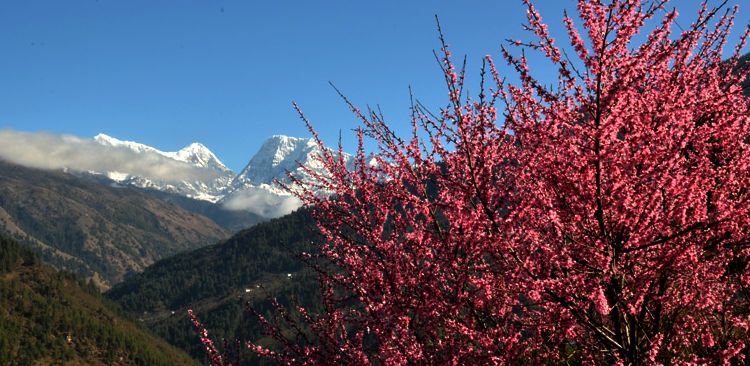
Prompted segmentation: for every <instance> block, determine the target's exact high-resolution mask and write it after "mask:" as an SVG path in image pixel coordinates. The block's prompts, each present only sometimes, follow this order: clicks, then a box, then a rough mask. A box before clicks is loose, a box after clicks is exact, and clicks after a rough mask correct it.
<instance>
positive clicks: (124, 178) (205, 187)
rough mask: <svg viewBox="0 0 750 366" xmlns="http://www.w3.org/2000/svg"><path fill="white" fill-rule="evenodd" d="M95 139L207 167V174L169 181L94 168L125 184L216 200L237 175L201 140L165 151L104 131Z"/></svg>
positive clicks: (200, 198)
mask: <svg viewBox="0 0 750 366" xmlns="http://www.w3.org/2000/svg"><path fill="white" fill-rule="evenodd" d="M94 141H96V142H97V143H99V144H101V145H104V146H110V147H115V148H125V149H129V150H132V151H133V152H136V153H140V154H156V155H159V156H162V157H165V158H168V159H172V160H176V161H179V162H183V163H186V164H189V165H191V166H194V167H198V168H203V169H206V170H207V172H206V174H202V175H201V176H200V178H199V179H193V180H182V181H180V182H167V181H165V180H163V179H156V178H152V177H143V176H138V175H133V174H130V173H129V172H118V171H105V172H95V173H99V174H104V175H106V176H107V177H109V178H110V179H112V180H114V181H117V182H120V183H123V184H128V185H132V186H136V187H139V188H148V189H156V190H160V191H166V192H171V193H177V194H181V195H184V196H188V197H191V198H195V199H199V200H205V201H211V202H216V201H218V200H220V199H221V198H222V197H223V196H224V194H225V191H226V189H227V187H228V186H229V183H230V182H231V181H232V179H233V178H234V172H232V171H231V170H230V169H229V168H227V167H226V166H225V165H224V164H223V163H222V162H221V161H220V160H219V159H218V158H217V157H216V155H214V153H212V152H211V150H209V149H208V148H207V147H205V146H204V145H202V144H199V143H192V144H190V145H188V146H186V147H184V148H182V149H181V150H179V151H174V152H165V151H161V150H158V149H156V148H153V147H151V146H148V145H144V144H141V143H138V142H133V141H123V140H119V139H116V138H114V137H111V136H108V135H105V134H98V135H96V136H95V137H94Z"/></svg>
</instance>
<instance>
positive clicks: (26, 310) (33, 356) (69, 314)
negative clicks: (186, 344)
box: [0, 237, 196, 366]
mask: <svg viewBox="0 0 750 366" xmlns="http://www.w3.org/2000/svg"><path fill="white" fill-rule="evenodd" d="M31 364H38V365H50V364H55V365H57V364H60V365H62V364H66V365H105V364H108V365H165V366H166V365H193V364H196V362H195V361H194V360H192V359H190V357H189V356H188V355H187V354H185V353H184V352H182V351H179V350H177V349H175V348H174V347H172V346H170V345H169V344H167V343H166V342H164V341H163V340H161V339H159V338H157V337H155V336H153V335H152V334H150V333H149V332H147V331H146V330H144V329H142V328H141V327H140V326H138V325H136V324H134V323H132V322H130V321H129V320H127V319H125V318H124V317H123V316H121V315H120V313H119V312H118V311H117V310H115V309H114V308H113V306H112V305H110V304H108V302H107V301H106V300H105V299H104V298H103V297H102V296H101V295H100V294H99V292H98V290H97V289H96V287H94V286H93V285H91V284H90V285H84V284H83V282H81V281H79V280H76V279H75V277H74V276H73V275H71V274H65V273H61V272H57V271H56V270H54V269H52V268H50V267H48V266H46V265H42V264H40V261H39V260H38V259H37V257H36V256H35V255H34V254H33V253H31V251H29V250H27V249H25V248H23V247H21V246H20V245H19V244H18V243H16V242H15V241H12V240H9V239H7V238H5V237H0V365H31Z"/></svg>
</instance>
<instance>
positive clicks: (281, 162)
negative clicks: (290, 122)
mask: <svg viewBox="0 0 750 366" xmlns="http://www.w3.org/2000/svg"><path fill="white" fill-rule="evenodd" d="M318 154H320V147H319V146H318V144H317V143H316V142H315V140H314V139H312V138H299V137H289V136H283V135H274V136H272V137H271V138H269V139H268V140H266V141H265V142H264V143H263V145H261V147H260V150H258V152H257V153H256V154H255V155H254V156H253V157H252V159H250V162H249V163H248V164H247V166H246V167H245V169H243V170H242V172H240V174H238V175H237V177H236V178H235V179H234V180H233V181H232V185H231V187H232V190H240V189H243V188H246V187H260V186H266V185H267V186H274V181H275V180H278V181H281V182H284V183H290V179H289V176H288V175H287V172H291V173H292V174H294V175H295V176H297V177H299V178H301V179H302V180H303V181H304V180H306V179H312V178H311V177H309V176H308V174H307V173H306V172H305V171H304V169H302V168H301V167H300V164H301V165H303V166H305V167H307V168H309V169H312V170H314V171H316V172H323V169H324V168H323V166H322V164H321V163H320V161H318V160H317V159H316V158H315V156H317V155H318ZM344 158H345V159H346V160H348V161H349V162H351V161H352V159H351V156H350V155H349V154H344Z"/></svg>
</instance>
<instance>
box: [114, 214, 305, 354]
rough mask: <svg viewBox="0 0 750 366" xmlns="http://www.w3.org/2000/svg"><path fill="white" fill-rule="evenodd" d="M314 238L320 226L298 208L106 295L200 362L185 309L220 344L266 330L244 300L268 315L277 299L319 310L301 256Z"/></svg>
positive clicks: (178, 257)
mask: <svg viewBox="0 0 750 366" xmlns="http://www.w3.org/2000/svg"><path fill="white" fill-rule="evenodd" d="M314 240H319V237H318V234H317V230H316V229H315V227H314V223H313V221H312V219H311V218H310V217H309V215H308V213H307V212H306V211H305V210H300V211H297V212H295V213H292V214H290V215H287V216H284V217H281V218H278V219H274V220H271V221H269V222H265V223H261V224H258V225H256V226H254V227H252V228H250V229H247V230H243V231H241V232H239V233H237V234H236V235H235V236H233V237H232V238H230V239H228V240H226V241H224V242H222V243H219V244H217V245H213V246H209V247H205V248H201V249H198V250H195V251H192V252H186V253H181V254H178V255H176V256H174V257H171V258H167V259H164V260H161V261H159V262H157V263H155V264H154V265H153V266H151V267H148V268H147V269H146V270H145V271H144V272H143V273H139V274H137V275H134V276H131V277H130V278H128V279H127V280H125V281H124V282H123V283H121V284H118V285H117V286H115V287H114V288H112V289H111V290H110V291H109V292H108V293H107V294H106V296H107V297H109V298H110V299H112V300H114V301H115V302H117V303H118V304H119V305H120V306H121V307H122V308H123V309H124V310H125V311H128V312H130V313H131V314H133V315H134V316H139V317H141V318H142V319H143V320H144V322H145V324H146V325H147V326H148V327H150V328H151V329H152V330H153V331H154V332H156V333H157V334H158V335H160V336H162V337H164V338H165V339H167V340H168V341H169V342H170V343H172V344H174V345H176V346H178V347H180V348H182V349H184V350H187V351H189V352H190V353H191V354H192V355H193V356H194V357H200V356H201V355H202V354H203V349H202V347H201V345H200V344H199V343H198V342H196V341H195V334H196V332H195V329H193V328H192V326H191V325H190V323H189V321H188V320H187V317H186V309H187V308H193V309H195V310H196V312H197V313H198V315H199V317H200V318H201V320H202V321H203V322H204V323H205V324H206V325H207V326H208V330H209V332H210V333H211V334H212V336H213V337H215V339H220V338H227V339H234V338H240V339H245V340H247V339H252V340H259V339H261V338H263V336H262V330H261V329H260V328H259V327H258V324H257V322H255V321H254V318H253V317H252V316H251V315H249V314H247V313H245V312H244V308H243V302H245V301H248V302H250V303H251V304H252V306H253V307H254V308H256V309H260V310H263V311H268V310H270V308H271V307H270V302H269V299H270V298H271V297H272V296H276V297H279V299H280V301H281V302H282V303H286V304H290V303H292V302H295V303H297V302H299V303H301V304H303V305H304V306H306V307H308V308H312V309H313V310H315V309H316V306H319V305H318V304H319V303H320V299H319V290H318V285H317V279H316V276H315V275H314V274H313V273H311V270H310V269H308V268H307V267H306V266H305V265H304V264H303V263H302V261H301V260H300V259H298V257H297V256H296V254H298V253H301V252H303V251H305V250H308V251H309V250H310V248H309V244H310V243H311V242H312V241H314ZM258 286H260V287H258ZM172 312H174V314H173V313H172ZM248 360H249V361H247V362H249V363H248V364H252V362H254V361H252V358H250V359H248Z"/></svg>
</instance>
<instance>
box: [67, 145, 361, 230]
mask: <svg viewBox="0 0 750 366" xmlns="http://www.w3.org/2000/svg"><path fill="white" fill-rule="evenodd" d="M93 140H94V141H95V142H96V143H98V144H100V145H102V146H105V147H109V148H113V149H127V150H130V151H131V152H133V153H135V154H139V155H143V156H147V155H158V156H160V157H162V158H166V159H170V160H172V161H175V162H180V163H184V164H188V165H190V166H191V167H194V168H198V169H200V170H201V171H202V173H203V174H197V175H195V177H194V178H195V179H191V180H187V179H182V180H179V181H176V180H174V179H172V177H162V178H160V177H155V176H149V175H143V174H139V173H135V172H128V171H120V170H116V169H99V170H89V171H88V172H89V173H93V174H101V175H104V176H106V177H108V178H109V179H112V180H113V181H115V182H117V183H119V184H122V185H127V186H134V187H138V188H143V189H150V190H157V191H162V192H168V193H174V194H178V195H182V196H185V197H189V198H193V199H197V200H203V201H208V202H212V203H217V204H219V205H221V206H222V207H224V208H226V209H229V210H249V211H251V212H254V213H256V214H259V215H261V216H264V217H269V218H271V217H278V216H282V215H285V214H287V213H289V212H291V211H293V210H294V209H296V208H297V207H299V205H300V203H299V201H297V200H296V199H295V198H294V197H293V196H292V195H291V194H290V193H288V192H287V191H286V190H284V189H282V188H281V186H280V185H279V184H278V182H282V183H284V184H290V183H291V180H290V178H289V176H288V174H289V173H291V174H294V175H295V176H296V177H299V178H301V179H302V180H303V181H304V180H310V179H312V178H311V177H310V176H309V174H307V173H306V171H305V168H307V169H311V170H313V171H316V172H321V173H322V172H323V167H322V164H321V163H320V162H319V161H318V160H317V158H316V156H317V155H318V154H319V153H320V151H321V150H320V147H319V146H318V144H317V143H316V142H315V140H314V139H312V138H299V137H290V136H284V135H274V136H272V137H270V138H269V139H267V140H266V141H265V142H264V143H263V144H262V145H261V147H260V149H259V150H258V152H257V153H255V155H253V156H252V158H251V159H250V161H249V162H248V164H247V165H246V166H245V168H244V169H243V170H242V171H241V172H240V173H239V174H235V173H234V172H232V171H231V170H230V169H229V168H227V167H226V166H225V165H224V164H223V163H222V162H221V161H220V160H219V158H217V157H216V155H215V154H214V153H213V152H211V150H209V149H208V148H207V147H206V146H204V145H202V144H200V143H197V142H196V143H192V144H190V145H188V146H186V147H184V148H183V149H181V150H179V151H175V152H164V151H160V150H158V149H156V148H153V147H151V146H148V145H144V144H141V143H138V142H133V141H122V140H119V139H116V138H114V137H111V136H108V135H105V134H98V135H96V136H95V137H94V139H93ZM344 158H345V159H346V160H348V161H352V159H351V156H350V155H348V154H345V155H344ZM303 167H305V168H303ZM70 168H71V169H75V167H70Z"/></svg>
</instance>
